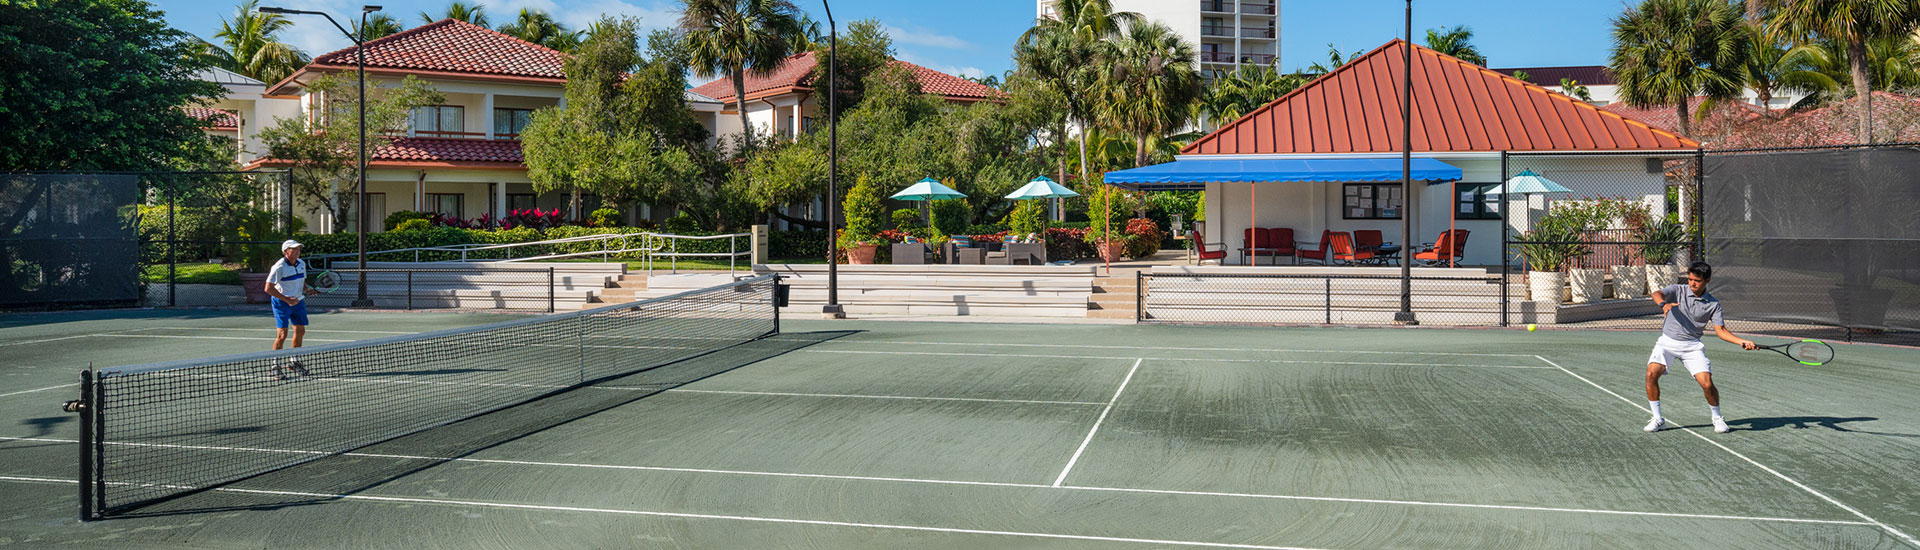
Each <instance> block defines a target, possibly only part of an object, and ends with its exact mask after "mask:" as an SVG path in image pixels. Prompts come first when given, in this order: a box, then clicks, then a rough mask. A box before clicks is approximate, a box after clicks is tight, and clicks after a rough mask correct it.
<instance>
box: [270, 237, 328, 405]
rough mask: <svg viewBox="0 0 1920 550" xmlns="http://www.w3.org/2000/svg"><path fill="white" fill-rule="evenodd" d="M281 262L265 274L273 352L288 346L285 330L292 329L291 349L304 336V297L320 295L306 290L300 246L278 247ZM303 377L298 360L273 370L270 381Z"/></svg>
mask: <svg viewBox="0 0 1920 550" xmlns="http://www.w3.org/2000/svg"><path fill="white" fill-rule="evenodd" d="M280 256H281V258H280V261H277V262H274V263H273V268H272V269H268V270H267V289H266V290H267V295H269V296H273V327H274V328H275V329H277V330H276V332H275V333H274V337H273V349H280V348H281V347H283V346H285V345H286V343H287V329H289V328H291V329H293V347H295V348H298V347H300V341H301V340H302V339H304V338H306V336H307V297H308V296H312V295H314V294H319V292H318V291H315V290H314V289H311V288H307V284H306V278H307V263H306V262H303V261H300V242H299V241H295V240H292V239H288V240H287V242H284V243H280ZM289 371H291V372H295V373H299V374H306V373H307V369H306V367H305V366H303V365H301V364H300V361H298V360H292V361H288V362H287V363H286V364H284V365H280V366H275V367H274V368H273V377H274V378H275V379H280V380H284V379H286V377H287V375H288V374H290V372H289Z"/></svg>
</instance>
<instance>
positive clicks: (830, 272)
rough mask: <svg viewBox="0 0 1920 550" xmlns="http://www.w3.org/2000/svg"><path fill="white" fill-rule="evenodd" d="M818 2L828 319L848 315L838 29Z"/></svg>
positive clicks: (822, 313)
mask: <svg viewBox="0 0 1920 550" xmlns="http://www.w3.org/2000/svg"><path fill="white" fill-rule="evenodd" d="M820 6H821V7H824V8H826V9H827V200H826V201H824V202H826V203H827V305H826V307H823V308H821V309H820V316H822V317H826V318H828V319H842V318H845V317H846V316H847V312H846V310H845V309H842V308H841V307H840V240H839V239H838V238H836V237H838V235H835V234H834V233H836V231H834V230H835V229H838V228H839V226H840V224H839V222H838V221H837V218H838V215H837V213H838V209H836V208H834V207H835V206H837V205H838V202H837V201H838V200H839V198H840V186H839V177H840V113H839V105H840V101H839V97H840V79H839V76H838V74H839V73H838V71H839V68H840V58H839V57H838V55H837V54H838V53H840V30H839V27H836V26H834V24H833V6H832V5H831V4H828V3H827V0H820Z"/></svg>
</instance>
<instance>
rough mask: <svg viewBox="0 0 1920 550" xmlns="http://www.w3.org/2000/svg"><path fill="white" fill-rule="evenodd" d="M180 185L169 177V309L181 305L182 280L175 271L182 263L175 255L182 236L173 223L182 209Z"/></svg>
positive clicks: (173, 178)
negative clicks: (176, 214) (175, 189)
mask: <svg viewBox="0 0 1920 550" xmlns="http://www.w3.org/2000/svg"><path fill="white" fill-rule="evenodd" d="M178 183H179V182H178V181H176V180H175V177H174V176H172V175H168V176H167V307H179V305H180V304H179V301H180V298H179V288H180V279H179V275H178V274H177V273H175V270H177V269H179V266H178V265H177V264H179V263H180V259H179V257H178V256H177V255H176V254H175V253H174V249H175V248H178V247H179V246H180V236H179V235H178V234H176V231H177V230H176V229H175V228H174V222H173V217H174V211H175V210H179V209H180V204H179V199H178V198H177V197H175V195H177V194H178V193H176V192H175V191H174V188H175V187H178Z"/></svg>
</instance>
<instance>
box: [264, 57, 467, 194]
mask: <svg viewBox="0 0 1920 550" xmlns="http://www.w3.org/2000/svg"><path fill="white" fill-rule="evenodd" d="M306 88H307V90H308V91H309V92H311V93H312V94H314V96H315V97H325V98H327V104H326V105H324V106H317V107H315V108H317V109H320V110H321V113H320V116H318V117H316V118H318V121H316V122H309V121H308V119H309V117H292V118H282V119H279V121H278V122H277V123H276V124H274V125H273V126H272V127H269V128H267V129H265V130H261V131H260V140H261V141H262V142H264V143H265V144H266V147H267V155H268V156H269V157H271V158H274V159H277V160H281V161H287V162H290V163H292V166H290V167H289V168H288V170H289V171H291V172H292V173H293V192H294V195H295V196H296V197H299V198H305V199H309V200H305V201H300V202H304V203H306V204H308V205H311V206H309V207H308V211H309V212H312V213H318V212H320V211H323V210H324V211H329V212H331V213H332V214H333V215H331V216H330V218H331V219H332V220H333V228H332V229H333V231H335V232H339V231H345V230H347V229H348V228H347V225H346V222H347V217H346V216H342V215H339V214H340V212H341V211H342V210H343V209H350V208H352V205H354V204H358V200H359V197H358V195H357V194H356V191H355V190H354V189H353V186H350V185H343V183H344V182H346V181H349V180H356V179H357V178H356V177H355V175H356V170H358V169H359V162H358V159H359V154H360V141H359V140H360V118H359V117H360V111H359V102H360V91H359V86H358V85H357V80H356V78H355V77H354V73H352V72H347V73H341V74H333V75H326V76H322V77H320V78H317V79H314V81H313V82H310V83H308V84H307V85H306ZM443 101H446V98H445V97H444V96H441V95H440V93H439V92H438V91H435V90H434V89H433V87H432V86H429V85H428V84H427V83H426V82H425V81H423V80H420V79H419V78H417V77H414V76H412V75H408V76H407V77H406V79H404V80H402V81H401V82H400V83H399V85H398V86H392V87H387V86H376V85H374V83H368V89H367V119H366V120H367V153H368V154H372V153H373V152H374V151H378V150H380V148H381V147H385V146H387V144H389V143H391V142H392V141H393V140H394V139H396V138H395V137H392V136H390V135H389V133H387V132H382V131H380V130H381V129H382V128H388V129H398V128H404V127H405V125H406V122H407V119H408V118H409V116H411V114H412V113H413V110H414V109H416V108H419V107H421V106H425V105H432V104H436V103H440V102H443Z"/></svg>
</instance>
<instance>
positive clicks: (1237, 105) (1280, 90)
mask: <svg viewBox="0 0 1920 550" xmlns="http://www.w3.org/2000/svg"><path fill="white" fill-rule="evenodd" d="M1308 80H1310V78H1309V77H1307V76H1306V75H1303V74H1299V73H1293V74H1280V71H1279V69H1276V68H1274V67H1273V66H1272V65H1253V64H1246V65H1241V66H1239V67H1238V68H1235V69H1234V70H1233V72H1231V73H1227V75H1226V76H1224V77H1220V78H1216V79H1214V80H1213V84H1212V85H1210V86H1208V87H1207V91H1206V93H1205V95H1203V96H1201V98H1200V101H1199V102H1197V103H1195V104H1194V118H1196V119H1199V120H1202V121H1205V122H1206V123H1207V124H1210V125H1213V126H1220V125H1223V124H1226V123H1228V122H1231V121H1234V120H1238V119H1239V118H1240V117H1243V116H1246V115H1247V113H1251V112H1253V111H1254V110H1255V109H1259V108H1260V107H1261V106H1264V105H1266V104H1268V103H1271V102H1273V100H1275V99H1279V98H1280V96H1283V95H1287V93H1288V92H1292V91H1293V90H1294V89H1295V88H1299V87H1300V86H1301V85H1304V84H1306V83H1307V81H1308Z"/></svg>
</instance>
